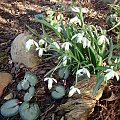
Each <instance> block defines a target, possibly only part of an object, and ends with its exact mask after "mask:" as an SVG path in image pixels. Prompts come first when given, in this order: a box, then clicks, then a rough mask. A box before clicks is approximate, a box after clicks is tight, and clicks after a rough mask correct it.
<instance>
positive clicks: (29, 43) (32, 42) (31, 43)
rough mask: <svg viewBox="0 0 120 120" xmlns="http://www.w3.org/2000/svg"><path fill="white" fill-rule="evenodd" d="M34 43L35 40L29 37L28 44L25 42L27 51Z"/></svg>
mask: <svg viewBox="0 0 120 120" xmlns="http://www.w3.org/2000/svg"><path fill="white" fill-rule="evenodd" d="M32 45H34V40H33V39H29V40H28V41H27V42H26V44H25V48H26V49H27V51H29V50H30V47H31V46H32Z"/></svg>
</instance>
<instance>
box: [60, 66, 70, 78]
mask: <svg viewBox="0 0 120 120" xmlns="http://www.w3.org/2000/svg"><path fill="white" fill-rule="evenodd" d="M58 75H59V77H60V78H61V79H67V78H68V76H69V70H68V68H66V67H63V68H60V69H59V71H58Z"/></svg>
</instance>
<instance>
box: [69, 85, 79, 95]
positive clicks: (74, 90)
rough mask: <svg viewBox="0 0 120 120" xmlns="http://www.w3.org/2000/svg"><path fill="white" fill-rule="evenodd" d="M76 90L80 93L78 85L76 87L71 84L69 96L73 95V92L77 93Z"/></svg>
mask: <svg viewBox="0 0 120 120" xmlns="http://www.w3.org/2000/svg"><path fill="white" fill-rule="evenodd" d="M76 92H77V93H78V94H80V90H79V89H78V88H76V87H74V86H71V87H70V91H69V94H68V97H71V96H73V94H74V93H76Z"/></svg>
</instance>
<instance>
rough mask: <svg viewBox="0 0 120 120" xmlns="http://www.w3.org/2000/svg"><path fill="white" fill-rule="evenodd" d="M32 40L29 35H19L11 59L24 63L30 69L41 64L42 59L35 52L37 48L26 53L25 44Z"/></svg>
mask: <svg viewBox="0 0 120 120" xmlns="http://www.w3.org/2000/svg"><path fill="white" fill-rule="evenodd" d="M29 38H30V35H29V34H27V33H21V34H19V35H18V36H17V37H16V38H15V39H14V41H13V43H12V45H11V57H12V60H13V61H14V62H18V63H23V64H24V65H25V66H27V67H29V68H33V67H35V66H37V65H38V64H39V63H40V58H39V57H38V53H37V52H36V50H35V46H33V47H31V49H30V50H29V51H26V48H25V44H26V42H27V40H28V39H29Z"/></svg>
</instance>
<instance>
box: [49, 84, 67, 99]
mask: <svg viewBox="0 0 120 120" xmlns="http://www.w3.org/2000/svg"><path fill="white" fill-rule="evenodd" d="M64 95H65V88H64V87H63V86H61V85H58V86H55V88H54V90H53V91H52V92H51V96H52V97H53V98H54V99H61V98H62V97H63V96H64Z"/></svg>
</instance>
